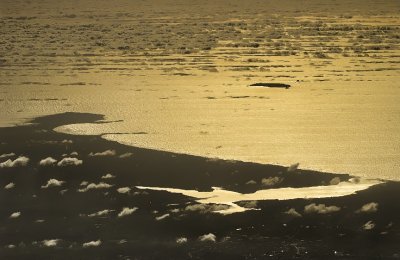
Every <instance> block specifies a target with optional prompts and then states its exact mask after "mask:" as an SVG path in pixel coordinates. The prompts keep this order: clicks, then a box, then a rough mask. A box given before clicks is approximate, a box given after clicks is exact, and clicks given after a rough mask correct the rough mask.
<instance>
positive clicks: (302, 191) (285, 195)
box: [136, 180, 382, 215]
mask: <svg viewBox="0 0 400 260" xmlns="http://www.w3.org/2000/svg"><path fill="white" fill-rule="evenodd" d="M379 183H382V182H381V181H378V180H362V181H360V182H359V183H351V182H341V183H339V184H337V185H330V186H313V187H303V188H278V189H265V190H258V191H256V192H253V193H247V194H242V193H239V192H234V191H229V190H224V189H221V188H218V187H213V190H212V191H208V192H201V191H197V190H184V189H175V188H162V187H145V186H136V187H137V188H138V189H147V190H156V191H167V192H171V193H179V194H183V195H185V196H189V197H192V198H195V199H196V201H197V202H198V203H202V204H222V205H227V206H229V208H228V209H224V210H217V211H214V212H215V213H220V214H223V215H227V214H232V213H238V212H244V211H247V210H255V209H256V208H245V207H241V206H239V205H238V204H236V203H237V202H240V201H257V200H291V199H315V198H333V197H342V196H347V195H351V194H354V193H356V192H358V191H361V190H365V189H367V188H369V187H371V186H373V185H377V184H379Z"/></svg>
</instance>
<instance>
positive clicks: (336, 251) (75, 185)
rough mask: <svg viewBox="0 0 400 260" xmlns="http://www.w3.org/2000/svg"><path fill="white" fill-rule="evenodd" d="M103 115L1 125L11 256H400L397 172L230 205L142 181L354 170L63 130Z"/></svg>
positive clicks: (5, 234)
mask: <svg viewBox="0 0 400 260" xmlns="http://www.w3.org/2000/svg"><path fill="white" fill-rule="evenodd" d="M103 119H104V118H103V116H101V115H94V114H79V113H65V114H57V115H52V116H46V117H41V118H36V119H34V120H32V122H31V123H32V124H29V125H23V126H15V127H8V128H0V156H2V158H0V163H1V167H0V187H1V188H0V219H1V221H0V258H1V259H19V258H26V259H82V258H83V259H86V258H89V259H262V258H270V257H272V258H279V259H286V258H295V257H298V258H310V259H320V258H321V257H328V258H335V257H336V258H338V259H343V258H358V259H365V258H380V257H382V258H399V257H400V247H399V245H400V228H399V222H400V204H399V203H398V201H399V199H400V184H399V183H397V182H383V183H381V184H377V185H374V186H372V187H371V188H369V189H366V190H362V191H359V192H357V193H355V194H352V195H348V196H343V197H337V198H319V199H294V200H280V201H278V200H263V201H242V202H238V204H239V205H240V206H242V207H245V208H257V209H258V210H249V211H245V212H241V213H234V214H229V215H222V214H218V213H216V212H215V211H217V210H222V209H224V208H226V206H224V205H206V204H199V203H197V202H196V201H195V200H194V199H193V198H190V197H187V196H183V195H181V194H174V193H169V192H166V191H154V190H143V189H138V188H136V187H137V186H149V187H169V188H179V189H190V190H198V191H211V190H212V187H221V188H223V189H226V190H230V191H235V192H240V193H252V192H255V191H257V190H261V189H272V188H274V189H276V188H287V187H296V188H300V187H311V186H321V185H326V186H331V185H340V184H337V183H339V182H347V181H349V180H352V181H354V179H351V178H352V176H349V175H346V174H342V175H339V174H331V173H320V172H314V171H305V170H299V169H296V167H294V168H293V169H292V170H291V171H288V169H287V168H286V167H281V166H275V165H261V164H255V163H245V162H240V161H224V160H218V159H215V160H214V159H209V158H202V157H196V156H190V155H181V154H174V153H169V152H161V151H155V150H148V149H141V148H140V149H139V148H135V147H130V146H125V145H121V144H119V143H116V142H111V141H107V140H104V139H102V138H101V136H75V135H67V134H62V133H58V132H55V131H53V129H54V128H55V127H57V126H61V125H66V124H72V123H94V122H97V123H99V124H100V123H105V122H104V121H102V120H103ZM7 154H8V155H7ZM25 157H26V158H25ZM48 157H52V158H53V159H54V160H51V159H47V160H46V161H43V162H42V165H39V162H40V161H41V160H42V159H45V158H48ZM17 158H19V159H17ZM27 158H28V159H29V160H28V159H27ZM63 158H64V160H63ZM65 158H70V159H65ZM8 160H9V161H8ZM64 164H65V165H64ZM67 164H68V165H67ZM313 203H314V204H313ZM320 204H323V205H320ZM363 206H364V207H363Z"/></svg>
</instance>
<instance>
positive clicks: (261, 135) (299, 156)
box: [0, 1, 400, 180]
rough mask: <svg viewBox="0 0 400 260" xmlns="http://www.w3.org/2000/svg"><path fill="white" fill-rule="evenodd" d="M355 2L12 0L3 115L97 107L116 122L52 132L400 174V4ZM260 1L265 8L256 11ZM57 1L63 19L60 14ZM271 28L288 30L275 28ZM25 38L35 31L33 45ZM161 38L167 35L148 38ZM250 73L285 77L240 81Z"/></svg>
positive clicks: (22, 118) (15, 117)
mask: <svg viewBox="0 0 400 260" xmlns="http://www.w3.org/2000/svg"><path fill="white" fill-rule="evenodd" d="M89 2H90V1H89ZM89 2H88V3H89ZM359 2H360V1H359ZM359 2H357V1H351V4H352V6H354V7H355V6H357V8H350V7H349V4H350V3H347V2H343V3H334V4H331V3H325V2H324V5H323V8H322V9H321V6H322V5H321V4H320V3H319V2H318V1H309V2H307V3H302V4H301V5H297V2H296V3H294V2H293V5H288V6H283V7H282V8H278V9H275V8H277V7H279V5H276V6H275V7H274V5H273V6H272V7H274V8H273V9H271V6H265V5H264V4H265V3H264V2H257V1H254V2H253V3H252V4H246V11H243V10H244V9H243V10H242V8H241V7H240V5H238V6H236V5H230V4H228V3H231V1H228V3H225V4H226V5H224V4H223V1H222V2H221V3H222V4H221V6H220V5H218V8H217V9H214V8H209V9H207V8H204V9H198V8H197V7H193V6H191V5H176V6H175V5H169V4H168V5H167V6H163V7H162V6H159V7H160V8H161V9H160V10H163V11H164V12H165V15H161V16H160V15H159V14H158V13H154V12H152V11H151V12H149V10H152V6H151V3H152V2H151V1H150V2H149V6H147V5H144V6H141V5H139V6H136V5H132V6H129V5H127V6H126V5H125V3H124V2H123V3H121V2H118V1H117V2H116V3H115V7H110V8H107V9H104V8H99V7H98V6H97V5H93V6H91V5H89V6H91V10H92V9H93V10H92V11H93V14H90V15H88V14H87V13H86V12H85V11H83V9H82V10H80V9H79V8H77V7H76V6H73V8H72V9H68V8H66V7H71V6H69V3H67V2H66V3H63V4H57V5H53V4H52V3H45V2H43V3H41V5H38V6H37V7H35V8H34V9H33V8H28V7H26V8H25V9H23V8H21V5H19V4H13V3H11V2H10V3H8V5H7V8H8V9H7V10H8V11H7V12H5V13H7V15H9V16H10V17H11V18H9V17H7V16H6V15H5V14H4V15H1V16H0V18H1V19H2V21H3V23H4V27H1V30H2V32H3V33H4V34H5V35H12V36H13V37H14V35H16V37H18V39H19V41H20V42H19V43H20V44H14V42H12V40H9V39H8V38H7V39H6V40H7V44H8V45H4V46H7V48H6V47H4V48H3V49H0V54H1V55H3V56H4V61H2V62H4V66H2V69H1V70H0V77H1V79H2V82H0V83H1V85H0V86H1V89H0V90H1V91H0V106H1V109H0V125H2V126H5V125H12V124H16V123H23V122H26V121H27V119H29V118H33V117H36V116H40V115H49V114H53V113H60V112H66V111H73V112H89V113H100V114H104V115H106V117H107V119H108V120H121V121H118V122H113V123H109V124H103V125H98V124H95V125H74V126H67V127H64V128H62V129H61V128H60V129H58V130H59V131H66V132H69V133H75V134H104V138H107V139H110V140H115V141H118V142H121V143H125V144H129V145H133V146H139V147H146V148H152V149H159V150H166V151H173V152H178V153H188V154H195V155H200V156H206V157H219V158H225V159H235V160H243V161H251V162H260V163H273V164H282V165H290V164H293V163H300V167H301V168H308V169H315V170H322V171H330V172H338V173H350V174H353V175H357V176H362V177H366V178H384V179H393V180H400V172H399V169H400V102H399V96H400V87H399V85H398V82H399V76H400V74H399V71H400V69H399V66H398V63H399V60H398V57H399V54H400V48H399V46H400V45H399V43H400V40H399V39H398V37H397V36H398V34H399V28H400V27H399V19H397V18H398V12H396V10H397V9H398V8H399V5H398V1H388V3H387V4H386V5H383V4H380V3H376V2H375V1H368V2H367V4H368V5H367V4H365V3H366V2H365V1H362V3H363V4H359ZM146 3H147V2H146ZM276 3H280V1H277V2H276ZM360 3H361V2H360ZM24 5H30V3H28V2H27V3H24ZM47 5H49V6H47ZM63 5H66V6H63ZM113 5H114V4H113ZM121 5H122V7H121ZM260 5H261V7H262V8H264V9H265V10H268V11H270V10H274V11H273V12H274V13H273V15H271V16H268V17H265V13H263V12H264V11H262V10H263V9H262V8H261V7H260ZM75 7H76V8H75ZM82 7H83V6H82ZM129 8H131V9H130V10H131V11H132V12H131V13H129V12H127V13H126V14H121V13H120V10H128V9H129ZM132 8H133V9H132ZM138 8H139V9H138ZM142 8H144V9H143V10H142ZM162 8H165V9H162ZM260 8H261V9H260ZM329 8H330V9H329ZM396 8H397V9H396ZM136 9H138V10H142V13H141V14H140V15H139V17H137V16H136V15H135V14H136V13H138V12H137V10H136ZM43 10H46V12H43ZM65 10H68V11H69V12H71V13H72V12H73V14H74V15H72V16H70V17H72V18H68V17H65V16H60V17H59V15H60V13H61V12H60V11H65ZM215 10H218V11H219V12H214V11H215ZM238 10H239V11H238ZM327 10H329V11H327ZM26 12H31V13H30V14H26ZM178 14H180V15H178ZM343 14H345V15H343ZM347 14H351V15H347ZM21 15H31V16H32V17H33V18H32V20H30V19H28V18H29V17H28V18H26V17H25V18H21V17H20V16H21ZM121 15H122V16H121ZM125 16H126V17H125ZM54 17H58V18H57V19H55V18H54ZM145 18H148V19H147V20H146V19H145ZM144 22H145V23H144ZM88 23H89V24H90V26H86V25H87V24H88ZM204 23H206V25H204ZM235 23H238V24H235ZM171 24H172V25H173V26H172V25H171ZM116 25H118V26H116ZM227 26H228V27H227ZM229 26H230V27H229ZM321 26H322V27H321ZM352 26H354V27H352ZM227 28H229V30H228V29H227ZM299 28H302V29H301V30H299ZM318 28H322V29H323V30H319V29H318ZM349 28H350V29H349ZM61 29H62V31H63V33H61V34H59V33H58V32H59V31H60V30H61ZM167 29H168V30H167ZM317 29H318V30H317ZM169 30H172V31H169ZM233 30H236V34H231V33H229V32H231V31H233ZM100 31H101V32H103V33H102V35H101V41H100V40H99V38H98V37H99V35H98V32H100ZM279 31H283V32H284V33H283V34H282V35H279V37H280V38H274V37H275V36H276V35H277V33H278V32H279ZM317 31H318V33H316V32H317ZM77 32H79V33H77ZM332 32H334V33H333V34H332ZM32 35H40V37H38V38H35V42H33V41H32ZM121 35H123V36H124V37H126V38H124V39H122V38H121ZM138 35H139V37H138ZM140 35H141V36H140ZM143 35H145V36H146V37H144V36H143ZM176 35H183V42H184V45H185V46H186V47H188V48H189V49H190V50H189V53H186V54H182V52H181V51H180V50H181V49H180V47H181V45H182V44H183V43H182V42H181V41H182V39H181V38H182V37H178V38H175V36H176ZM9 38H10V39H11V38H12V37H9ZM164 39H169V42H170V44H171V45H168V46H165V47H160V46H161V45H160V46H159V47H157V46H156V43H159V42H163V41H164ZM99 41H100V42H99ZM249 42H250V43H252V42H257V43H258V44H259V46H258V47H257V48H254V47H251V46H250V47H249V46H247V45H246V44H248V43H249ZM199 43H207V44H208V45H207V46H203V45H201V46H199V45H198V44H199ZM99 44H100V45H99ZM232 44H233V45H232ZM235 44H236V45H235ZM154 46H155V47H154ZM235 46H236V47H235ZM355 46H356V47H355ZM371 46H373V48H371ZM121 47H122V49H121ZM126 47H127V48H128V49H127V48H126ZM203 47H207V48H206V49H204V48H203ZM118 48H120V49H118ZM202 48H203V49H202ZM332 48H333V51H332ZM335 48H336V49H339V50H340V51H339V52H336V51H335ZM50 50H51V51H50ZM190 51H193V52H192V53H191V52H190ZM281 51H287V52H292V51H293V52H294V54H293V55H292V54H290V55H289V54H283V55H282V54H280V53H279V52H281ZM316 52H323V53H322V54H326V55H327V58H324V57H323V55H322V58H321V57H318V56H317V57H316V56H315V55H314V54H315V53H316ZM319 55H320V56H321V53H319ZM297 81H298V82H297ZM256 82H275V83H285V84H291V85H292V86H293V87H292V88H291V89H288V90H286V89H267V88H251V87H249V85H250V84H252V83H256ZM105 133H107V134H105Z"/></svg>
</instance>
